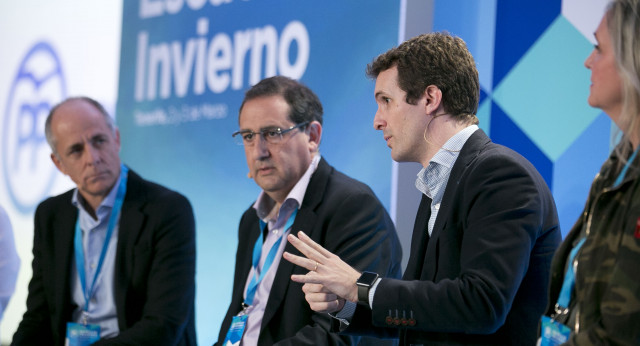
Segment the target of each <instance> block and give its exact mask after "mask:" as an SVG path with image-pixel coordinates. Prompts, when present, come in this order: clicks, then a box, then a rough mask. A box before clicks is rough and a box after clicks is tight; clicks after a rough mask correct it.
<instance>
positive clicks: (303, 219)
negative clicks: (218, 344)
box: [261, 159, 332, 329]
mask: <svg viewBox="0 0 640 346" xmlns="http://www.w3.org/2000/svg"><path fill="white" fill-rule="evenodd" d="M331 170H332V168H331V166H329V164H328V163H326V161H325V160H324V159H321V160H320V162H319V163H318V168H317V169H316V171H315V172H314V173H313V175H312V176H311V180H310V181H309V185H308V186H307V191H306V192H305V195H304V200H303V201H302V206H301V207H300V209H299V210H298V214H297V215H296V219H295V221H294V222H293V225H292V226H291V234H293V235H297V233H298V232H299V231H303V232H304V233H305V234H306V235H308V236H309V237H311V239H313V240H314V241H315V242H318V243H319V242H321V240H322V239H320V238H321V234H314V233H313V231H314V230H315V227H314V226H315V223H316V219H317V215H316V213H315V212H314V210H315V209H316V208H317V206H318V205H319V204H320V202H321V201H322V198H323V196H324V191H325V189H326V186H327V183H328V181H329V175H330V173H331ZM283 241H286V239H284V240H283ZM284 251H286V252H289V253H293V254H296V255H300V251H298V250H297V249H296V248H295V247H293V245H291V244H290V243H289V242H287V244H286V245H285V248H284ZM294 270H296V266H295V265H293V264H292V263H291V262H289V261H287V260H285V259H280V264H279V265H278V270H277V271H276V276H275V278H274V280H273V285H272V286H271V292H270V293H269V300H268V301H267V306H266V307H265V310H264V316H263V317H262V326H261V329H264V327H265V326H266V325H267V324H268V323H269V321H270V320H271V318H272V317H273V315H274V314H275V312H276V311H277V310H278V307H279V306H280V304H281V303H282V300H283V299H284V298H285V297H286V293H287V290H288V289H289V286H290V285H292V284H294V283H293V281H291V274H293V272H294ZM297 271H299V272H300V273H301V274H304V273H305V272H306V271H305V270H303V269H298V270H297Z"/></svg>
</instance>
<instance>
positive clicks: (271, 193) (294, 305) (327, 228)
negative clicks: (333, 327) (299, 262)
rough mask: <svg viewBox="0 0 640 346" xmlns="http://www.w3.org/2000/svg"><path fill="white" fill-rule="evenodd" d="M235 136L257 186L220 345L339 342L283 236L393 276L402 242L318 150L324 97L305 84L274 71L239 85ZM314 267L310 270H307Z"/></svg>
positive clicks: (243, 223)
mask: <svg viewBox="0 0 640 346" xmlns="http://www.w3.org/2000/svg"><path fill="white" fill-rule="evenodd" d="M238 122H239V125H240V130H239V131H237V132H236V133H234V134H233V137H234V138H235V139H236V140H238V141H239V143H240V144H242V145H244V151H245V156H246V159H247V165H248V166H249V177H250V178H253V179H254V180H255V182H256V184H258V186H260V187H261V188H262V192H261V193H260V195H259V196H258V198H257V200H256V201H255V202H254V203H253V205H252V206H251V207H250V208H249V209H247V211H246V212H245V213H244V215H243V216H242V219H241V220H240V227H239V233H238V250H237V254H236V269H235V276H234V283H233V292H232V298H231V305H229V310H228V311H227V314H226V316H225V319H224V321H223V323H222V326H221V328H220V335H219V338H218V343H217V344H218V345H225V346H226V345H229V344H228V342H230V343H231V344H233V345H237V344H242V345H256V344H257V345H272V344H276V345H344V344H351V343H355V342H356V341H357V338H350V337H348V336H340V335H338V333H332V332H330V330H329V329H330V323H331V319H330V317H329V316H327V315H326V314H321V313H315V312H313V311H311V309H310V308H309V305H308V304H307V303H306V302H305V300H304V294H303V292H302V291H301V286H302V285H300V284H297V283H295V282H292V281H291V280H290V277H291V275H292V274H302V273H304V272H306V271H303V270H302V268H295V266H294V265H293V264H291V263H289V262H287V261H281V256H282V252H283V251H289V252H291V251H295V249H294V248H293V247H292V246H291V245H289V244H287V241H286V240H285V239H284V238H285V236H286V235H287V234H289V232H294V231H299V230H303V231H304V232H307V234H309V236H310V237H311V238H313V239H314V240H315V241H317V242H318V243H321V244H323V245H324V246H325V247H326V248H328V249H331V251H334V252H336V253H338V254H340V255H341V256H342V257H343V258H344V260H345V261H346V262H347V263H349V264H350V265H352V266H354V267H355V268H359V270H373V271H378V272H380V273H384V275H388V276H391V277H399V276H400V271H401V267H400V262H401V248H400V243H399V241H398V238H397V235H396V233H395V228H394V226H393V223H392V222H391V219H390V217H389V215H388V214H387V212H386V211H385V209H384V207H383V206H382V204H381V203H380V201H379V200H378V199H377V198H376V196H375V195H374V193H373V192H372V191H371V189H370V188H369V187H368V186H366V185H365V184H363V183H361V182H359V181H356V180H354V179H352V178H349V177H347V176H346V175H344V174H342V173H340V172H338V171H337V170H335V169H334V168H333V167H331V166H330V165H329V164H328V163H327V162H326V161H325V160H324V159H323V158H321V156H320V153H319V146H320V140H321V137H322V104H321V103H320V100H319V99H318V97H317V96H316V95H315V94H314V93H313V92H312V91H311V90H310V89H309V88H307V87H306V86H304V85H303V84H301V83H299V82H297V81H295V80H292V79H289V78H286V77H281V76H276V77H271V78H267V79H264V80H262V81H261V82H259V83H258V84H256V85H255V86H253V87H252V88H251V89H250V90H248V91H247V92H246V96H245V99H244V101H243V103H242V106H241V107H240V114H239V118H238ZM312 269H313V268H312Z"/></svg>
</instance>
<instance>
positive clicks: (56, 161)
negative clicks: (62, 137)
mask: <svg viewBox="0 0 640 346" xmlns="http://www.w3.org/2000/svg"><path fill="white" fill-rule="evenodd" d="M51 161H53V164H54V165H56V168H58V170H59V171H60V172H61V173H62V174H64V175H67V172H66V171H65V169H64V166H63V165H62V162H60V159H59V158H58V156H57V155H56V154H54V153H51Z"/></svg>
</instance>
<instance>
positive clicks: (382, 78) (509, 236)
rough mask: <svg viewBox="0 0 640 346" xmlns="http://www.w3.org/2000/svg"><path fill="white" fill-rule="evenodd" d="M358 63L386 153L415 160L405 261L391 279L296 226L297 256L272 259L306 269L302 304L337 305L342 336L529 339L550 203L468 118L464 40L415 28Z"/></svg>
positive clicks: (525, 169) (545, 271)
mask: <svg viewBox="0 0 640 346" xmlns="http://www.w3.org/2000/svg"><path fill="white" fill-rule="evenodd" d="M367 72H368V74H369V76H371V77H373V78H375V79H376V86H375V100H376V102H377V104H378V111H377V113H376V115H375V118H374V120H373V124H374V127H375V128H376V129H377V130H380V131H382V132H383V136H384V140H385V141H386V142H387V145H388V146H389V147H390V148H391V157H392V158H393V159H394V160H396V161H411V162H418V163H421V164H422V165H423V169H422V170H421V171H420V173H419V174H418V178H417V180H416V188H417V189H418V190H420V192H422V201H421V203H420V207H419V209H418V213H417V215H416V220H415V225H414V230H413V238H412V241H411V254H410V256H409V262H408V264H407V268H406V270H405V272H404V276H403V279H402V280H397V279H393V278H386V277H384V275H383V274H381V273H376V272H367V271H364V272H363V271H361V270H358V269H357V268H352V267H351V266H349V265H347V264H346V263H344V262H343V261H342V260H341V259H340V257H341V256H340V255H339V254H333V253H332V251H330V249H328V250H329V251H327V250H325V249H324V248H323V247H321V246H320V245H318V244H317V242H314V241H313V240H312V239H310V238H309V237H308V236H307V235H306V234H304V233H299V234H298V238H296V237H295V236H294V235H290V236H289V237H288V239H289V241H290V242H291V243H292V244H293V245H294V246H295V247H296V248H297V249H298V250H300V251H301V252H302V253H303V254H304V255H305V256H306V257H307V258H304V257H299V256H295V255H293V254H289V253H285V254H284V258H285V259H287V260H289V261H292V262H293V263H295V264H297V265H299V266H302V267H304V268H307V269H314V270H313V271H311V272H309V273H307V274H306V275H293V277H292V279H293V281H295V282H301V283H305V285H304V287H303V290H304V292H305V293H306V299H307V301H309V302H310V306H311V308H312V309H313V310H315V311H326V312H337V311H340V315H338V316H337V317H340V316H341V315H342V316H345V317H344V318H341V319H340V323H341V329H342V330H344V332H345V333H350V334H358V335H370V334H373V335H386V336H399V337H400V343H401V344H402V345H409V344H412V345H421V344H425V345H427V344H428V345H434V344H438V345H440V344H447V345H452V344H474V345H480V344H482V345H533V344H535V342H536V333H537V325H538V320H539V318H540V315H541V313H542V311H543V310H544V307H545V305H546V300H547V284H548V280H549V264H550V261H551V258H552V256H553V253H554V250H555V249H556V247H557V246H558V244H559V242H560V239H561V234H560V230H559V226H558V217H557V214H556V208H555V204H554V201H553V198H552V196H551V192H550V191H549V189H548V187H547V185H546V184H545V182H544V180H543V179H542V177H541V176H540V174H539V173H538V172H537V171H536V169H535V168H534V167H533V165H531V163H529V162H528V161H527V160H526V159H524V158H523V157H522V156H520V155H519V154H517V153H515V152H514V151H512V150H510V149H508V148H505V147H503V146H500V145H497V144H494V143H492V142H491V140H490V139H489V138H488V137H487V136H486V135H485V134H484V132H483V131H482V130H480V129H479V128H478V126H477V125H476V124H477V123H478V119H477V118H476V116H475V112H476V110H477V107H478V99H479V82H478V72H477V70H476V67H475V63H474V60H473V57H472V56H471V54H470V53H469V51H468V50H467V47H466V45H465V43H464V41H462V40H461V39H460V38H457V37H453V36H451V35H448V34H444V33H430V34H424V35H420V36H417V37H414V38H412V39H410V40H408V41H406V42H404V43H402V44H401V45H400V46H398V47H396V48H393V49H391V50H389V51H387V52H386V53H383V54H382V55H380V56H378V57H377V58H376V59H375V60H374V61H373V62H372V63H371V64H370V65H369V66H368V69H367ZM336 255H337V256H336ZM336 296H338V297H340V298H338V299H339V302H340V304H336V303H335V299H336V298H335V297H336ZM356 303H357V305H356ZM354 309H355V311H353V310H354ZM347 310H348V311H349V312H348V313H347ZM347 325H348V327H347Z"/></svg>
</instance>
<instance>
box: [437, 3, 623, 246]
mask: <svg viewBox="0 0 640 346" xmlns="http://www.w3.org/2000/svg"><path fill="white" fill-rule="evenodd" d="M603 3H605V1H594V0H590V1H584V2H578V1H575V0H565V1H560V0H554V1H535V0H524V1H499V0H489V1H474V2H470V1H464V0H454V1H436V3H435V12H434V28H433V30H434V31H442V30H446V31H449V32H451V33H452V34H454V35H456V36H459V37H461V38H462V39H464V40H465V42H466V43H467V46H468V47H469V50H470V51H471V53H472V54H473V56H474V57H475V59H476V65H477V67H478V71H479V75H480V86H481V98H480V106H479V109H478V113H477V114H478V118H479V119H480V127H481V128H482V129H483V130H484V131H485V132H486V133H487V134H488V135H489V136H490V137H491V138H492V140H493V141H494V142H496V143H500V144H503V145H506V146H508V147H510V148H512V149H514V150H516V151H518V152H519V153H520V154H522V155H523V156H525V157H526V158H527V159H528V160H529V161H531V162H532V163H533V164H534V165H535V166H536V168H537V169H538V171H539V172H540V173H541V175H542V176H543V177H544V179H545V181H546V182H547V184H548V185H549V188H550V189H551V191H552V192H553V195H554V198H555V201H556V205H557V208H558V214H559V217H560V226H561V228H562V233H563V235H566V233H567V232H568V231H569V229H570V228H571V226H572V225H573V223H574V222H575V220H576V219H577V217H578V216H579V214H580V212H581V211H582V208H583V206H584V202H585V200H586V197H587V193H588V191H589V187H590V185H591V182H592V180H593V178H594V177H595V175H596V173H597V172H598V171H599V169H600V166H601V164H602V163H603V162H604V160H605V159H606V158H607V156H608V155H609V152H610V145H609V143H610V138H611V132H612V129H611V126H612V123H611V121H610V120H609V118H608V117H607V116H606V114H604V113H602V112H601V111H600V110H598V109H594V108H591V107H590V106H589V105H588V104H587V97H588V95H589V85H590V71H589V70H588V69H586V68H585V67H584V60H585V59H586V58H587V56H588V55H589V54H590V52H591V50H592V49H593V46H592V44H591V42H590V37H588V36H585V35H591V33H592V32H593V31H594V30H595V28H596V26H597V24H598V22H597V21H595V22H593V23H588V24H589V25H590V26H592V28H590V29H587V30H586V32H587V33H586V34H585V28H584V27H580V28H576V27H575V26H574V24H573V22H575V18H579V17H585V16H584V14H585V13H590V14H591V17H593V18H598V19H597V20H599V17H600V16H601V15H600V14H599V13H602V10H603V8H604V6H603ZM594 13H595V15H594ZM570 19H571V20H570ZM582 24H583V23H582ZM589 30H591V33H589Z"/></svg>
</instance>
